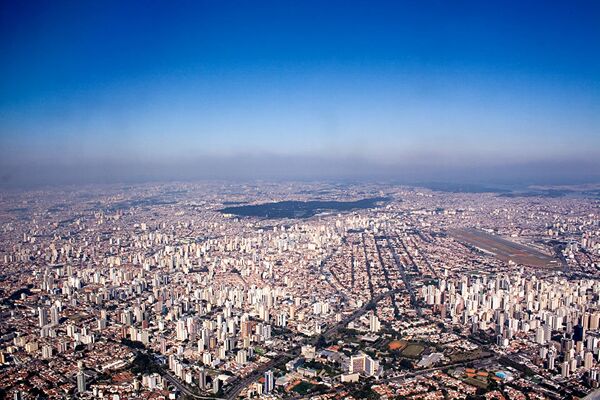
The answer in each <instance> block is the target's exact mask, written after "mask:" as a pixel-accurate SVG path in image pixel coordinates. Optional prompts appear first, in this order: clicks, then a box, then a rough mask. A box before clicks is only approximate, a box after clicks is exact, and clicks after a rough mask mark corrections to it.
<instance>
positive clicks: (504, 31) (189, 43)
mask: <svg viewBox="0 0 600 400" xmlns="http://www.w3.org/2000/svg"><path fill="white" fill-rule="evenodd" d="M325 3H326V4H325ZM0 10H1V12H0V15H1V17H0V18H1V19H0V52H1V54H2V62H1V63H0V77H1V78H0V93H1V96H0V148H2V149H3V150H2V158H3V161H2V162H1V163H0V167H1V168H2V169H3V170H4V171H5V175H7V176H8V178H6V179H16V176H18V175H14V176H13V173H14V172H15V171H17V170H19V169H21V170H23V168H26V167H27V166H31V165H37V166H44V167H47V168H51V167H53V166H56V165H62V166H63V167H64V166H67V167H69V166H71V167H82V168H83V167H85V166H89V165H92V164H93V165H95V166H96V167H97V168H100V169H102V166H103V165H107V164H109V163H112V164H115V163H120V164H122V165H135V166H138V167H140V166H143V165H149V164H152V165H164V166H172V167H174V166H176V165H178V163H181V162H185V163H188V164H186V165H194V162H196V161H197V162H198V163H200V164H201V163H202V160H208V159H211V160H216V159H218V160H221V161H223V160H228V162H229V164H230V168H231V170H230V171H229V175H232V176H235V174H236V172H235V171H236V165H235V163H236V161H235V160H236V159H246V160H248V159H252V160H254V161H252V162H254V163H257V164H261V165H260V168H259V166H258V165H257V170H261V171H263V170H264V169H267V170H268V162H269V161H268V160H269V159H281V160H286V159H289V160H292V159H294V160H296V161H295V162H293V163H290V164H293V165H294V168H295V169H294V170H293V171H290V174H291V175H294V176H296V175H302V169H303V168H304V167H303V162H302V161H301V160H313V161H306V162H311V163H312V162H314V160H321V161H323V160H327V163H329V164H328V165H331V162H332V161H331V160H334V161H335V160H339V164H337V167H338V169H340V170H344V165H346V164H344V163H348V164H347V166H348V168H350V169H351V162H348V161H347V160H353V159H359V160H360V161H361V162H362V163H363V164H364V165H365V168H366V169H367V170H368V169H369V168H372V169H373V173H374V175H377V174H380V173H381V172H382V171H385V176H386V177H395V176H396V175H397V174H398V175H401V173H400V171H406V170H408V169H410V168H413V169H415V170H417V169H421V170H426V171H428V175H427V176H423V177H419V176H414V178H415V179H417V178H419V179H421V178H422V179H434V178H435V177H436V171H438V170H440V169H448V168H455V169H456V170H457V171H458V170H460V171H462V172H461V174H462V175H461V176H462V178H463V179H465V180H468V179H469V178H470V176H469V172H468V171H469V169H477V168H481V167H490V168H492V167H496V168H497V169H498V170H501V169H502V168H504V167H506V166H516V165H522V164H523V165H524V164H531V163H534V164H537V165H544V164H547V165H548V168H552V165H561V167H560V172H561V173H563V174H564V173H565V171H570V175H569V176H573V177H576V176H577V175H578V174H579V175H580V174H584V175H586V174H587V178H582V179H583V180H585V179H591V178H594V179H595V178H597V177H598V174H599V172H598V171H597V170H596V167H598V163H597V160H598V159H600V23H598V21H600V5H599V3H598V2H595V1H589V2H577V1H575V2H563V3H558V2H547V1H528V2H522V1H519V2H504V1H503V2H482V1H474V2H460V1H459V2H441V1H440V2H430V1H414V2H389V3H388V2H373V1H365V2H353V1H339V2H336V1H333V2H316V1H315V2H311V1H305V2H286V1H274V2H260V1H258V2H257V1H252V2H251V1H247V2H245V1H240V2H223V1H212V2H201V1H190V2H167V1H163V2H152V1H151V2H122V1H121V2H111V1H103V2H80V1H73V2H51V1H40V2H36V1H32V2H22V1H12V2H10V1H5V2H2V5H1V6H0ZM204 162H205V161H204ZM323 162H325V161H323ZM200 164H198V165H200ZM241 165H244V167H243V168H244V169H245V170H247V164H244V163H240V166H239V167H238V169H239V168H242V166H241ZM205 167H206V166H205ZM224 168H227V167H224ZM524 168H525V167H524ZM174 170H176V168H174ZM61 171H62V172H61V173H65V172H64V171H65V170H64V169H63V170H61ZM465 171H466V172H465ZM218 172H219V171H214V176H215V177H218V175H219V173H218ZM312 174H313V175H315V176H314V177H317V178H318V176H316V175H318V174H315V173H314V172H313V173H312ZM345 175H347V176H351V175H352V174H351V173H348V174H345ZM203 176H207V177H210V176H211V171H204V175H203ZM457 176H458V175H457ZM173 177H174V178H176V177H177V176H176V174H175V175H174V176H173ZM246 177H247V176H246ZM565 177H567V176H565ZM21 178H22V179H26V177H25V176H19V179H21ZM580 178H581V177H580ZM481 179H484V178H481Z"/></svg>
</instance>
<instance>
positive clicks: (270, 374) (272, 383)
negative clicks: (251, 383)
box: [263, 370, 275, 394]
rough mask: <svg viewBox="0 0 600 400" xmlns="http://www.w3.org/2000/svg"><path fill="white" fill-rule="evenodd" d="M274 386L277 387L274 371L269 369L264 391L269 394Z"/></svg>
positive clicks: (266, 374) (266, 373)
mask: <svg viewBox="0 0 600 400" xmlns="http://www.w3.org/2000/svg"><path fill="white" fill-rule="evenodd" d="M273 388H275V378H274V377H273V371H271V370H269V371H267V372H265V384H264V389H263V393H264V394H269V393H271V392H272V391H273Z"/></svg>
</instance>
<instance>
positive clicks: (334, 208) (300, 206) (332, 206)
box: [220, 197, 389, 219]
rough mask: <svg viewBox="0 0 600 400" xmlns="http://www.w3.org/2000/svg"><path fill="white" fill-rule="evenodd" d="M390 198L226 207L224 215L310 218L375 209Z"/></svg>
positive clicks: (281, 202) (288, 202) (278, 202)
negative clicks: (326, 214) (324, 214)
mask: <svg viewBox="0 0 600 400" xmlns="http://www.w3.org/2000/svg"><path fill="white" fill-rule="evenodd" d="M388 200H389V198H388V197H372V198H366V199H361V200H356V201H336V200H313V201H277V202H273V203H263V204H251V205H243V206H237V207H225V208H223V209H221V210H220V211H221V212H222V213H223V214H233V215H237V216H240V217H259V218H273V219H275V218H310V217H312V216H314V215H316V214H320V213H324V212H341V211H351V210H359V209H366V208H373V207H377V206H380V205H382V204H383V203H385V202H386V201H388Z"/></svg>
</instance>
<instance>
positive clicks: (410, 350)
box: [402, 343, 425, 358]
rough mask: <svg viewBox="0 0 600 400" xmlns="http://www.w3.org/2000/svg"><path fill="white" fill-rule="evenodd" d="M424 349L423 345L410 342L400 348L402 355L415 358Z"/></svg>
mask: <svg viewBox="0 0 600 400" xmlns="http://www.w3.org/2000/svg"><path fill="white" fill-rule="evenodd" d="M423 350H425V347H424V346H423V345H420V344H416V343H411V344H409V345H408V346H406V347H405V348H404V350H402V355H403V356H404V357H409V358H417V357H419V356H420V355H421V353H422V352H423Z"/></svg>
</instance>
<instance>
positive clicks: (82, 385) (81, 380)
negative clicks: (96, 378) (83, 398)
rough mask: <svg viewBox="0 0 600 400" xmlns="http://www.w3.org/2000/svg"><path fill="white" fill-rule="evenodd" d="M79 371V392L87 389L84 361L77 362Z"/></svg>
mask: <svg viewBox="0 0 600 400" xmlns="http://www.w3.org/2000/svg"><path fill="white" fill-rule="evenodd" d="M77 367H78V369H79V371H78V372H77V392H78V393H83V392H85V391H86V385H85V373H84V372H83V362H81V361H79V363H78V364H77Z"/></svg>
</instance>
